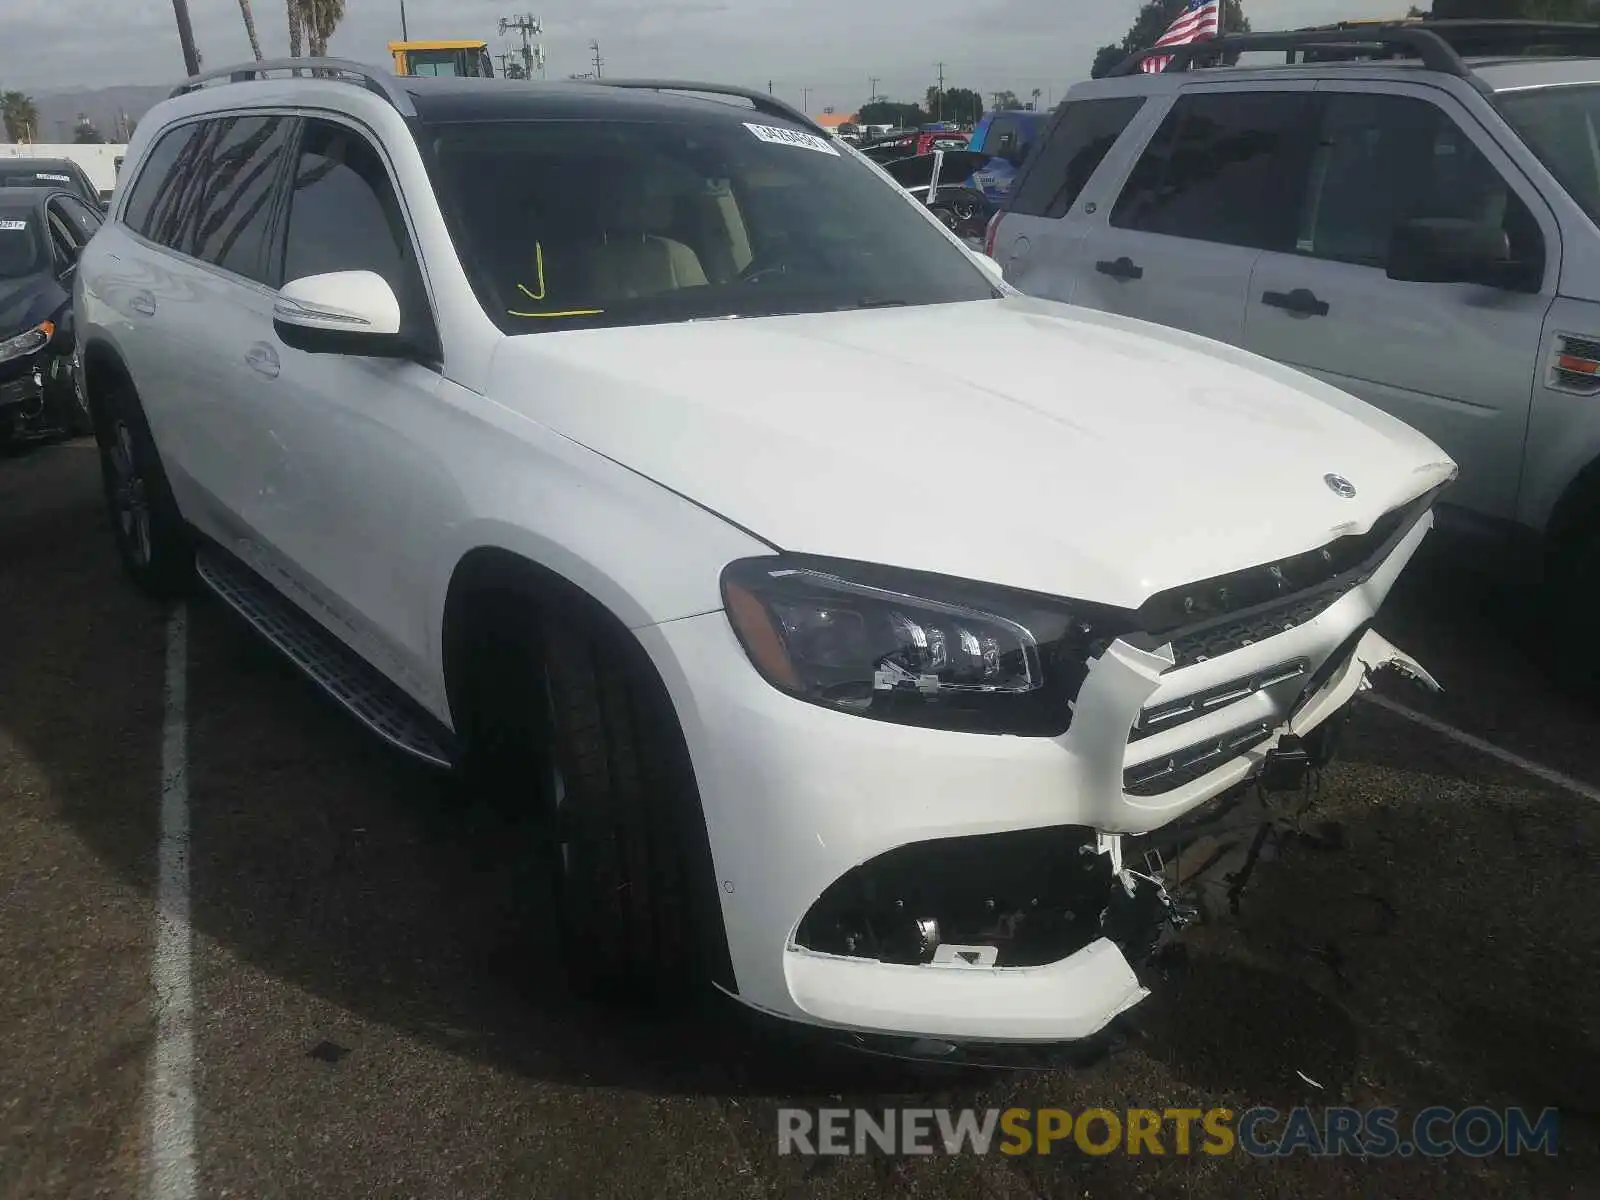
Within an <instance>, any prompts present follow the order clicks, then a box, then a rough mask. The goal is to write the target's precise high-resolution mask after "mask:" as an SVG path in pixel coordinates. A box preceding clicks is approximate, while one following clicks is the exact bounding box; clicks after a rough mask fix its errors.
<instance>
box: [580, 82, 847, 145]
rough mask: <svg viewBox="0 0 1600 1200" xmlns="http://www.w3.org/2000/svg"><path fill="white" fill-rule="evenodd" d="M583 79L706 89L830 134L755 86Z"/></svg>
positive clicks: (635, 85)
mask: <svg viewBox="0 0 1600 1200" xmlns="http://www.w3.org/2000/svg"><path fill="white" fill-rule="evenodd" d="M583 82H584V83H598V84H604V85H605V86H607V87H620V88H639V89H641V90H645V91H654V92H703V93H704V94H705V95H708V96H736V97H738V98H739V99H741V100H748V101H750V105H751V107H752V108H754V109H755V110H756V111H757V112H759V113H765V114H766V115H767V116H769V117H783V118H784V119H785V120H789V121H796V122H798V123H799V124H801V125H804V126H805V127H806V128H807V129H810V130H812V131H814V132H816V133H820V134H822V135H823V136H824V137H826V136H829V135H828V131H827V130H826V129H824V128H823V127H822V126H821V125H818V124H817V123H816V122H815V121H813V120H812V119H811V118H810V117H808V116H806V115H805V113H803V112H801V111H800V110H799V109H798V108H795V107H793V106H792V105H789V104H785V103H784V102H783V101H782V100H779V99H778V98H777V97H776V96H771V95H768V94H767V93H766V92H758V91H756V90H755V89H754V88H742V87H733V86H731V85H729V84H723V83H695V82H691V81H689V80H685V79H586V80H583Z"/></svg>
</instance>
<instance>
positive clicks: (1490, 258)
mask: <svg viewBox="0 0 1600 1200" xmlns="http://www.w3.org/2000/svg"><path fill="white" fill-rule="evenodd" d="M1509 254H1510V242H1509V241H1508V239H1507V238H1506V234H1505V230H1503V229H1502V228H1500V226H1498V225H1488V224H1484V223H1482V222H1478V221H1465V220H1460V219H1457V218H1453V217H1422V218H1417V219H1415V220H1410V221H1402V222H1401V223H1400V224H1399V225H1396V226H1395V228H1394V233H1393V234H1391V235H1390V238H1389V267H1388V272H1387V273H1388V276H1389V278H1390V279H1398V280H1402V281H1404V282H1408V283H1481V284H1485V285H1487V286H1489V287H1504V286H1506V284H1507V282H1508V278H1509V276H1508V268H1512V267H1513V264H1511V263H1510V262H1508V261H1507V260H1508V257H1509Z"/></svg>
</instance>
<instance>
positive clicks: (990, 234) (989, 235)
mask: <svg viewBox="0 0 1600 1200" xmlns="http://www.w3.org/2000/svg"><path fill="white" fill-rule="evenodd" d="M1003 216H1005V213H1003V212H997V213H995V215H994V216H992V217H990V218H989V227H988V228H987V229H985V230H984V231H983V252H984V253H985V254H987V255H988V256H989V257H990V258H993V257H994V240H995V238H996V237H997V236H999V233H1000V218H1001V217H1003Z"/></svg>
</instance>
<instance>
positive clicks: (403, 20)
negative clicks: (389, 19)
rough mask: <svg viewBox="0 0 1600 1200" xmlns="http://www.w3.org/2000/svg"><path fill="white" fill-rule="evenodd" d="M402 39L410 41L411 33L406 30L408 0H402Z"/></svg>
mask: <svg viewBox="0 0 1600 1200" xmlns="http://www.w3.org/2000/svg"><path fill="white" fill-rule="evenodd" d="M400 40H401V41H402V42H409V41H410V40H411V34H410V33H408V32H407V31H406V0H400Z"/></svg>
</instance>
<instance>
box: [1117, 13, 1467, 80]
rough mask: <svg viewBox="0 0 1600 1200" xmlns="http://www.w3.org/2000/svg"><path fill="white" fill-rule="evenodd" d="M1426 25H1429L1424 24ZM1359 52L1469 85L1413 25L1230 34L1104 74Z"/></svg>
mask: <svg viewBox="0 0 1600 1200" xmlns="http://www.w3.org/2000/svg"><path fill="white" fill-rule="evenodd" d="M1428 24H1429V25H1431V24H1433V22H1428ZM1362 47H1367V48H1369V49H1370V48H1372V47H1378V48H1383V49H1391V50H1400V49H1405V50H1410V51H1411V52H1413V53H1414V54H1415V55H1416V56H1417V57H1418V58H1420V59H1421V60H1422V65H1423V66H1424V67H1426V68H1427V69H1428V70H1430V71H1438V72H1440V73H1442V74H1445V75H1454V76H1456V77H1457V78H1460V79H1471V78H1472V72H1471V70H1469V69H1468V67H1467V64H1466V63H1464V62H1463V61H1462V60H1461V55H1459V54H1457V53H1456V52H1455V50H1453V49H1452V48H1451V46H1450V43H1449V42H1447V41H1445V40H1444V39H1443V38H1442V37H1440V36H1439V35H1438V34H1437V33H1435V32H1433V30H1432V29H1429V28H1424V27H1423V25H1422V24H1421V23H1418V24H1414V25H1411V24H1406V25H1402V24H1396V25H1374V26H1371V27H1369V28H1365V29H1361V28H1353V29H1303V30H1295V31H1291V32H1286V33H1229V34H1224V35H1223V36H1221V37H1215V38H1207V39H1205V40H1204V41H1199V42H1188V43H1185V44H1184V45H1182V46H1166V47H1156V46H1152V47H1150V49H1148V50H1137V51H1135V52H1134V53H1132V54H1130V55H1128V57H1127V58H1125V59H1123V60H1122V62H1120V63H1118V64H1117V66H1115V67H1114V68H1112V69H1111V71H1109V72H1108V73H1107V74H1108V75H1111V76H1119V75H1133V74H1136V73H1137V72H1138V70H1139V66H1140V64H1141V63H1143V62H1144V61H1145V60H1146V59H1149V58H1165V57H1167V56H1168V55H1171V57H1172V61H1171V62H1169V63H1168V64H1167V67H1166V69H1167V70H1168V71H1187V70H1188V69H1189V66H1190V64H1191V63H1193V62H1194V61H1195V60H1196V59H1211V58H1216V57H1218V56H1220V55H1224V54H1242V53H1246V52H1248V51H1252V50H1284V51H1288V52H1290V53H1292V52H1293V51H1295V50H1303V49H1317V48H1329V49H1340V50H1349V51H1358V50H1359V49H1360V48H1362Z"/></svg>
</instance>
